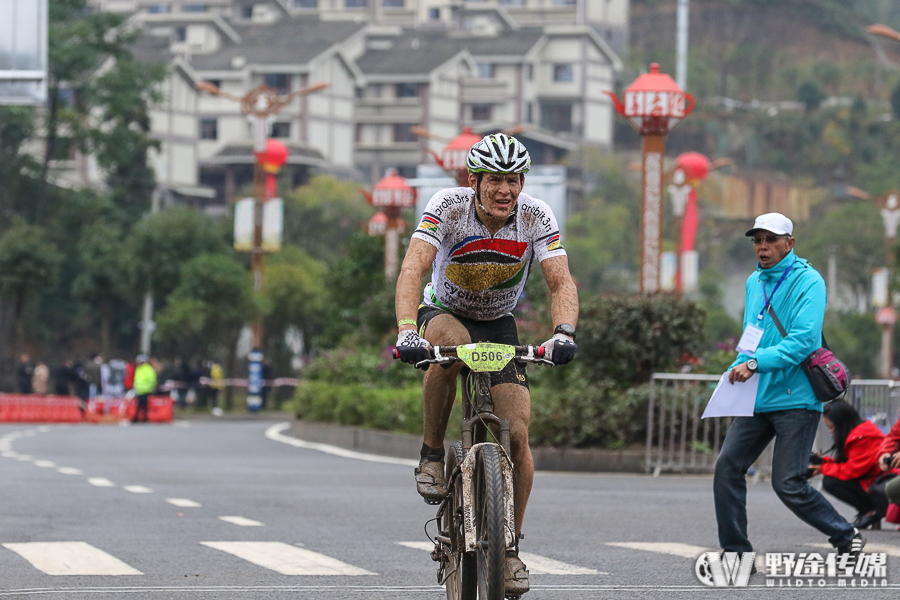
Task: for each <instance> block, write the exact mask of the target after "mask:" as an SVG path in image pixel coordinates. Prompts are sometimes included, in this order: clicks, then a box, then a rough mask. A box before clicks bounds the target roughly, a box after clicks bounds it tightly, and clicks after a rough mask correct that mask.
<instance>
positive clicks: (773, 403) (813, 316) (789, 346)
mask: <svg viewBox="0 0 900 600" xmlns="http://www.w3.org/2000/svg"><path fill="white" fill-rule="evenodd" d="M785 269H790V273H789V274H788V276H787V278H786V279H785V280H784V283H782V284H781V287H779V288H778V291H777V292H775V295H774V297H773V296H772V290H773V289H774V288H775V284H776V283H778V280H779V279H780V278H781V276H782V274H784V271H785ZM763 284H765V289H766V294H768V296H769V299H770V300H771V301H772V308H773V310H774V311H775V314H776V315H777V316H778V320H779V321H781V324H782V326H783V327H784V329H785V331H787V337H782V336H781V334H780V333H779V332H778V328H777V327H776V326H775V322H774V321H773V320H772V316H771V315H770V314H768V313H765V314H763V318H762V321H758V320H757V318H756V317H757V315H759V313H760V311H761V310H763V307H764V306H765V304H766V301H765V299H764V296H763ZM825 301H826V294H825V281H824V280H823V279H822V276H821V275H819V272H818V271H816V270H815V269H814V268H812V266H811V265H810V264H809V263H808V262H807V261H806V260H804V259H802V258H799V257H798V256H797V255H796V254H794V251H793V250H791V252H790V253H789V254H788V255H787V256H785V257H784V258H783V259H782V260H781V262H779V263H778V264H777V265H775V266H773V267H771V268H768V269H762V268H760V267H759V265H758V264H757V269H756V272H754V273H753V274H752V275H750V277H749V278H748V279H747V297H746V301H745V304H744V306H745V308H744V329H746V328H747V325H749V324H751V323H753V324H754V325H758V326H759V327H762V328H763V331H764V333H763V336H762V340H760V342H759V348H757V350H756V353H755V354H754V358H756V361H757V363H758V364H759V368H758V373H759V390H758V391H757V392H756V412H772V411H776V410H787V409H791V408H807V409H809V410H817V411H820V412H821V411H822V403H821V402H819V401H818V400H817V399H816V397H815V395H814V394H813V391H812V387H811V386H810V385H809V379H807V377H806V373H804V372H803V369H801V368H800V363H801V362H803V360H804V359H805V358H806V357H807V356H809V355H810V354H812V353H813V352H814V351H816V350H818V349H819V348H821V347H822V321H823V320H824V318H825ZM748 360H750V356H748V355H746V354H744V353H740V354H738V357H737V360H735V361H734V364H732V365H731V368H733V367H735V366H737V365H739V364H741V363H745V362H747V361H748Z"/></svg>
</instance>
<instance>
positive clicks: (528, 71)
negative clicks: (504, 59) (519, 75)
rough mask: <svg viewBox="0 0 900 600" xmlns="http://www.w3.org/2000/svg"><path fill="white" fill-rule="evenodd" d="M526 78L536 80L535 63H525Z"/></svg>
mask: <svg viewBox="0 0 900 600" xmlns="http://www.w3.org/2000/svg"><path fill="white" fill-rule="evenodd" d="M525 79H527V80H528V81H534V65H533V64H531V63H528V64H527V65H525Z"/></svg>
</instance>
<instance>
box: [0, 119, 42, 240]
mask: <svg viewBox="0 0 900 600" xmlns="http://www.w3.org/2000/svg"><path fill="white" fill-rule="evenodd" d="M34 133H35V127H34V109H32V108H26V107H21V106H0V182H2V183H0V214H4V215H21V216H22V217H23V218H24V217H26V216H27V217H30V218H31V219H32V220H33V219H34V210H33V206H32V205H31V202H30V200H33V199H34V198H35V197H36V196H37V194H38V193H39V191H40V189H41V185H40V181H41V165H40V163H39V162H38V161H36V160H35V159H34V158H33V157H32V156H31V154H29V153H27V152H24V151H23V150H22V145H23V144H24V143H25V142H26V141H27V140H28V139H29V138H31V137H32V136H33V135H34ZM8 225H9V220H7V219H0V232H2V231H3V230H4V229H6V227H7V226H8Z"/></svg>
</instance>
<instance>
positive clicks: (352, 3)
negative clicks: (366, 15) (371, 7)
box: [344, 0, 366, 8]
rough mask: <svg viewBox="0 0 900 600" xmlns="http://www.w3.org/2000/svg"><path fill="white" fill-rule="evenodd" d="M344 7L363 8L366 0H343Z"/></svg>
mask: <svg viewBox="0 0 900 600" xmlns="http://www.w3.org/2000/svg"><path fill="white" fill-rule="evenodd" d="M344 6H345V7H346V8H365V7H366V0H344Z"/></svg>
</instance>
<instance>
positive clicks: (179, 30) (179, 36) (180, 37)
mask: <svg viewBox="0 0 900 600" xmlns="http://www.w3.org/2000/svg"><path fill="white" fill-rule="evenodd" d="M175 41H176V42H184V41H187V27H176V28H175Z"/></svg>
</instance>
